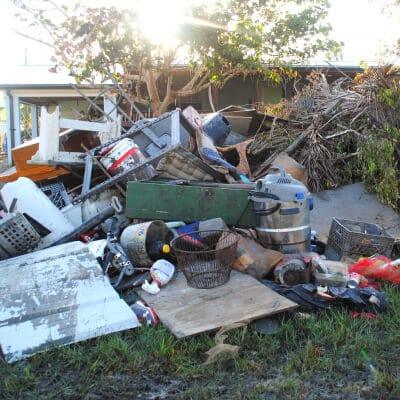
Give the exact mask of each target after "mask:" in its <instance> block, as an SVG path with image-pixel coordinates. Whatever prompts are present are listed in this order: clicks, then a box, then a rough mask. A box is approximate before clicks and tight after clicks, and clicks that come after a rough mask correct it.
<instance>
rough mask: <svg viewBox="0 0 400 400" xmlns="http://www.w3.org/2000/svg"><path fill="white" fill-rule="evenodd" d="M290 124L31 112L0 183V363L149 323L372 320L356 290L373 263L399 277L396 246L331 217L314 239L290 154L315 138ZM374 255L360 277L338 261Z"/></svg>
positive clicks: (245, 115)
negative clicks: (292, 315) (314, 313)
mask: <svg viewBox="0 0 400 400" xmlns="http://www.w3.org/2000/svg"><path fill="white" fill-rule="evenodd" d="M320 99H321V100H320V101H321V102H322V101H323V98H322V95H321V97H320ZM360 107H361V106H360ZM317 119H318V118H317V117H314V116H313V117H312V121H313V122H312V124H317ZM318 123H319V122H318ZM292 124H293V123H292V122H291V121H289V120H287V119H279V118H276V117H271V116H269V115H266V114H262V113H259V112H257V111H256V110H254V109H246V108H243V107H235V106H231V107H228V108H226V109H224V110H221V111H220V112H217V113H213V114H209V115H205V116H202V115H199V114H198V113H197V111H196V110H195V109H194V108H193V107H188V108H186V109H185V110H184V111H183V112H182V111H181V110H179V109H177V110H175V111H172V112H169V113H166V114H164V115H162V116H160V117H158V118H154V119H141V120H139V121H137V122H133V121H131V124H130V126H126V125H125V126H124V127H123V128H121V123H120V120H119V121H107V120H105V121H102V122H88V121H72V120H65V119H62V118H60V116H59V110H56V111H55V112H54V113H53V114H48V113H47V111H46V110H45V109H42V112H41V125H40V137H39V140H38V141H36V142H31V143H25V144H24V145H23V146H21V147H20V148H17V149H14V153H13V156H14V161H15V167H14V168H13V169H12V170H11V171H7V172H6V173H4V174H3V175H2V176H1V177H0V179H1V180H3V181H5V182H8V183H6V184H5V185H4V187H3V188H2V189H1V201H2V211H1V213H2V214H1V217H2V218H1V220H0V257H1V259H2V260H3V261H1V262H0V288H1V289H2V290H1V298H2V301H1V302H0V345H1V348H2V351H3V354H4V356H5V358H6V359H7V360H8V361H10V362H11V361H16V360H19V359H21V358H24V357H28V356H30V355H32V354H34V353H35V352H38V351H43V350H45V349H47V348H49V347H51V346H54V345H61V344H68V343H73V342H76V341H79V340H84V339H87V338H91V337H95V336H98V335H103V334H106V333H109V332H115V331H120V330H123V329H129V328H134V327H136V326H139V325H140V324H143V323H144V324H148V325H155V324H156V323H157V321H158V319H160V320H161V322H162V323H164V324H165V325H166V326H167V327H168V328H169V329H170V330H171V331H172V332H173V333H174V334H175V335H176V336H177V337H185V336H189V335H193V334H196V333H200V332H205V331H210V330H214V329H217V328H220V327H224V326H228V325H231V324H238V323H243V322H248V321H251V320H253V319H259V318H263V317H265V316H268V315H271V314H275V313H278V312H283V311H288V310H292V309H294V308H296V307H297V306H298V305H300V306H302V307H305V308H308V309H310V308H312V309H323V308H326V307H328V306H331V305H335V304H338V305H342V304H346V305H347V306H349V307H351V308H353V309H355V310H356V311H368V312H379V311H384V310H385V308H386V306H387V305H386V300H385V296H384V294H383V293H382V292H380V291H379V290H377V289H376V288H374V287H371V286H370V285H369V281H368V278H377V277H380V278H382V274H381V275H379V274H378V275H379V276H377V275H376V274H375V272H376V268H378V267H379V270H380V271H386V275H384V279H388V280H391V281H394V280H396V279H398V274H397V271H395V273H394V275H395V277H393V276H392V275H390V274H389V275H390V276H388V275H387V271H393V270H394V265H396V263H391V260H390V259H389V258H384V257H383V256H386V257H390V255H391V251H392V247H393V244H394V239H393V238H392V237H390V236H388V235H386V234H385V232H384V231H383V230H382V229H381V228H380V227H379V226H377V225H375V224H368V223H359V222H353V221H347V220H340V219H335V220H334V221H333V223H332V227H331V233H330V236H329V240H328V243H327V245H326V244H325V243H322V242H321V241H319V240H318V239H317V237H316V236H315V233H312V231H311V226H310V211H311V210H312V208H313V199H312V196H311V194H310V192H309V190H308V188H307V186H306V184H307V181H308V177H307V172H308V174H309V175H310V178H311V182H314V179H316V178H315V176H314V173H315V171H314V170H315V169H316V170H318V171H320V166H318V165H315V168H314V169H312V170H311V169H310V165H311V164H310V163H311V161H312V160H311V158H309V159H308V161H307V160H305V165H306V166H307V168H308V170H306V169H305V168H304V167H303V166H302V165H300V164H299V163H297V162H296V161H295V160H294V159H292V158H291V157H290V154H293V153H296V152H297V151H299V150H298V149H299V148H301V146H300V145H302V143H304V141H307V142H309V141H310V140H311V137H312V135H314V136H313V137H314V139H313V140H315V141H316V143H317V144H315V145H314V147H312V146H311V148H310V152H312V153H311V154H313V155H314V156H315V155H316V154H317V153H316V151H317V152H318V156H319V157H320V156H323V155H324V154H326V152H325V150H324V147H323V145H321V144H320V143H319V142H318V140H317V139H316V138H317V136H316V135H319V133H318V134H317V133H316V132H317V131H316V128H315V127H314V128H312V129H313V131H312V132H314V133H311V128H307V130H306V131H304V132H303V133H295V134H292V133H290V132H291V128H290V127H291V126H292ZM60 128H65V129H67V128H68V130H67V131H64V132H62V133H61V135H60ZM87 131H91V133H88V132H87ZM282 132H287V134H282ZM318 143H319V144H318ZM299 146H300V147H299ZM303 146H304V144H303ZM79 147H80V148H79ZM303 149H304V147H303ZM317 149H318V150H317ZM300 151H304V150H300ZM310 157H311V156H310ZM317 160H319V158H317ZM325 161H326V160H325ZM324 165H326V164H324ZM318 173H320V172H318ZM376 253H378V254H380V255H382V257H381V258H378V259H368V260H370V263H372V264H373V265H374V267H371V265H370V264H368V266H367V270H368V271H367V272H365V268H364V269H360V268H361V267H360V266H359V264H357V263H355V262H354V261H355V259H351V258H349V257H354V255H357V256H359V255H364V256H371V255H374V254H376ZM352 264H354V265H353V266H352V267H351V268H353V269H354V271H353V273H352V274H349V268H348V266H349V265H352ZM232 268H233V269H234V270H236V271H231V270H232ZM371 271H372V273H371ZM356 272H357V273H356ZM374 274H375V275H374ZM120 296H122V297H120ZM123 299H125V300H126V301H125V300H123Z"/></svg>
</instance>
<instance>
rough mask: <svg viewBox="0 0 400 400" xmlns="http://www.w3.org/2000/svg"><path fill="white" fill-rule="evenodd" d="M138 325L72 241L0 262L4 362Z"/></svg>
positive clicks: (79, 245) (83, 249)
mask: <svg viewBox="0 0 400 400" xmlns="http://www.w3.org/2000/svg"><path fill="white" fill-rule="evenodd" d="M137 326H140V323H139V321H138V320H137V318H136V315H135V314H134V313H133V311H132V310H131V309H130V308H129V306H128V305H127V304H126V303H125V302H124V301H123V300H121V299H120V297H119V295H118V294H117V292H116V291H115V290H114V289H113V288H112V287H111V285H110V283H109V280H108V278H107V277H105V276H104V275H103V272H102V269H101V267H100V265H99V264H98V262H97V261H96V258H95V256H94V255H93V254H92V253H91V252H90V251H89V246H88V245H85V244H83V243H81V242H72V243H67V244H63V245H60V246H55V247H52V248H49V249H46V250H41V251H37V252H35V253H30V254H27V255H24V256H20V257H15V258H13V259H10V260H5V261H2V262H0V345H1V349H2V352H3V354H4V356H5V359H6V360H7V361H8V362H14V361H17V360H20V359H23V358H26V357H29V356H30V355H32V354H34V353H37V352H39V351H44V350H46V349H48V348H50V347H53V346H58V345H65V344H69V343H74V342H79V341H81V340H85V339H89V338H93V337H96V336H101V335H105V334H107V333H111V332H116V331H121V330H125V329H130V328H135V327H137Z"/></svg>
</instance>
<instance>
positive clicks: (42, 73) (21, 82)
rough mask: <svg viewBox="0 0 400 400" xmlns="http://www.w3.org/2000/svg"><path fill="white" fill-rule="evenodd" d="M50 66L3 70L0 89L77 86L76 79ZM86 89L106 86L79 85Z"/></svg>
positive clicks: (0, 76) (28, 66)
mask: <svg viewBox="0 0 400 400" xmlns="http://www.w3.org/2000/svg"><path fill="white" fill-rule="evenodd" d="M51 67H52V66H50V65H22V66H18V67H14V68H12V69H11V68H10V69H6V70H2V71H1V74H0V89H13V88H24V89H28V88H29V89H36V88H46V89H49V88H52V89H60V88H63V89H65V88H70V87H71V85H72V84H77V82H76V80H75V78H74V77H72V76H71V75H69V74H67V73H66V72H63V71H59V72H57V73H54V72H51V71H50V69H51ZM79 86H84V87H86V88H88V87H92V88H99V87H103V86H104V84H100V83H95V84H93V85H90V84H85V85H79Z"/></svg>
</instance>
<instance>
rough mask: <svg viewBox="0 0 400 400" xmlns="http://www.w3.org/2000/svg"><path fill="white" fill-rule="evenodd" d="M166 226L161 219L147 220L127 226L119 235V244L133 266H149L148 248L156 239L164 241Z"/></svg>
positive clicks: (151, 263)
mask: <svg viewBox="0 0 400 400" xmlns="http://www.w3.org/2000/svg"><path fill="white" fill-rule="evenodd" d="M167 234H168V227H167V225H165V223H164V222H163V221H157V220H156V221H149V222H144V223H142V224H133V225H129V226H127V227H126V228H125V229H124V230H123V232H122V235H121V240H120V241H121V246H122V248H123V249H124V250H125V252H126V254H127V256H128V257H129V259H130V261H131V262H132V264H133V265H135V266H141V267H149V266H151V265H153V262H154V261H153V260H152V259H151V258H150V257H149V254H148V248H149V246H150V245H151V244H152V243H154V242H156V241H162V242H165V241H166V237H167Z"/></svg>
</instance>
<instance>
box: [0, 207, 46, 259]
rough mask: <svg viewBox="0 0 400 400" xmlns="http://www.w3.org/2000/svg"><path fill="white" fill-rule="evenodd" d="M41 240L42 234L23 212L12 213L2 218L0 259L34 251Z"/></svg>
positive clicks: (0, 226)
mask: <svg viewBox="0 0 400 400" xmlns="http://www.w3.org/2000/svg"><path fill="white" fill-rule="evenodd" d="M39 241H40V235H39V234H38V233H37V232H36V231H35V229H34V228H33V226H32V225H31V224H30V222H29V221H28V220H27V219H26V218H25V216H24V215H23V214H21V213H19V212H15V213H11V214H8V215H7V216H6V217H4V218H3V219H1V220H0V259H5V258H8V257H14V256H17V255H19V254H24V253H27V252H29V251H32V250H33V249H34V248H35V247H36V245H37V244H38V243H39Z"/></svg>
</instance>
